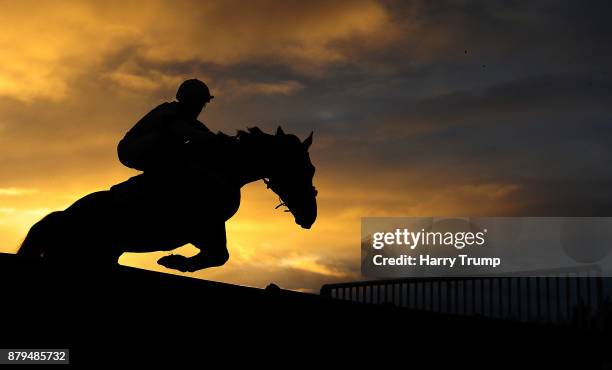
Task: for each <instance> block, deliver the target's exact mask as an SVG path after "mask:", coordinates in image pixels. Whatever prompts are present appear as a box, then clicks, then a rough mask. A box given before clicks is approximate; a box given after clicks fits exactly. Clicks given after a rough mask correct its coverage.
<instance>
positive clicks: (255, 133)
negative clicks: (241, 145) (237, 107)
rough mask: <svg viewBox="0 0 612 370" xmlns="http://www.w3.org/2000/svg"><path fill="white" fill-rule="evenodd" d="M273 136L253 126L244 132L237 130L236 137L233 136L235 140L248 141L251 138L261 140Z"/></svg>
mask: <svg viewBox="0 0 612 370" xmlns="http://www.w3.org/2000/svg"><path fill="white" fill-rule="evenodd" d="M271 136H274V135H270V134H266V133H265V132H263V131H262V130H261V129H260V128H259V127H257V126H253V127H248V128H247V129H246V131H245V130H238V131H237V132H236V135H235V136H234V137H235V138H236V139H237V140H248V139H253V138H263V137H271Z"/></svg>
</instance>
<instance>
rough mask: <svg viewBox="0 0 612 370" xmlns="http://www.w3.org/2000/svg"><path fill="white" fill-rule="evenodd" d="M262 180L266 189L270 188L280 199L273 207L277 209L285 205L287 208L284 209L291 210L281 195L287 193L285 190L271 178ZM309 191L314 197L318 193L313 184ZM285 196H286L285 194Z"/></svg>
mask: <svg viewBox="0 0 612 370" xmlns="http://www.w3.org/2000/svg"><path fill="white" fill-rule="evenodd" d="M263 182H264V183H265V184H266V187H267V188H268V189H272V191H273V192H274V193H276V194H277V195H278V200H279V201H280V203H279V204H278V205H277V206H276V207H274V209H278V208H280V207H287V209H285V210H284V211H285V212H291V210H289V209H288V208H289V207H288V206H287V200H283V195H285V194H287V192H286V191H284V189H282V186H281V185H280V184H279V183H278V182H276V181H274V180H272V178H264V179H263ZM311 191H312V193H311V194H312V196H314V197H316V196H317V194H318V193H319V192H318V191H317V189H316V188H315V187H314V186H312V187H311ZM285 198H287V195H285Z"/></svg>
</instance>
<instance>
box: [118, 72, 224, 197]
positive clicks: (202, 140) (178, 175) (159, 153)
mask: <svg viewBox="0 0 612 370" xmlns="http://www.w3.org/2000/svg"><path fill="white" fill-rule="evenodd" d="M213 98H214V96H212V95H211V94H210V90H209V89H208V86H206V84H205V83H204V82H202V81H200V80H196V79H191V80H187V81H185V82H183V83H182V84H181V86H180V87H179V89H178V91H177V93H176V101H174V102H171V103H167V102H166V103H163V104H161V105H159V106H157V107H156V108H154V109H153V110H152V111H150V112H149V113H147V114H146V115H145V116H144V117H143V118H141V119H140V121H138V122H137V123H136V125H134V127H132V128H131V129H130V130H129V131H128V132H127V134H126V135H125V137H124V138H123V139H122V140H121V141H120V142H119V145H118V146H117V154H118V156H119V161H121V163H122V164H123V165H125V166H127V167H130V168H133V169H136V170H140V171H143V172H144V173H142V174H140V175H137V176H134V177H132V178H130V179H129V180H127V181H124V182H122V183H120V184H117V185H115V186H113V187H111V190H112V191H113V192H114V193H115V194H116V195H118V196H119V197H120V198H121V199H130V198H134V199H135V198H139V195H146V194H152V195H153V196H159V194H165V195H164V197H165V196H167V195H169V194H173V196H174V198H169V200H173V201H176V200H177V198H176V196H177V195H179V196H180V194H183V195H185V196H187V195H188V194H193V193H194V192H197V190H198V187H200V185H201V184H202V183H207V184H209V185H211V184H217V185H221V186H223V185H222V184H224V183H225V180H226V179H225V177H224V176H223V175H222V174H221V172H222V171H220V169H218V168H216V161H215V160H213V159H214V158H216V157H215V154H217V155H218V153H216V151H217V150H218V149H219V146H218V142H219V138H218V136H217V135H215V134H214V133H212V132H211V131H210V130H209V129H208V128H207V127H206V126H205V125H204V124H203V123H202V122H200V121H198V116H199V114H200V113H201V112H202V110H203V109H204V107H205V106H206V104H208V103H209V102H210V101H211V100H212V99H213ZM155 194H157V195H155Z"/></svg>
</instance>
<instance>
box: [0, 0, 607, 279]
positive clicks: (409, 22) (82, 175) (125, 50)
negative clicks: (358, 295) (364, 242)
mask: <svg viewBox="0 0 612 370" xmlns="http://www.w3.org/2000/svg"><path fill="white" fill-rule="evenodd" d="M611 14H612V3H611V2H607V1H602V2H597V1H589V2H588V3H587V2H579V1H574V2H558V1H550V2H547V1H538V2H528V1H523V2H512V1H510V2H508V1H499V2H498V1H474V2H466V1H433V2H432V1H382V2H378V1H361V0H352V1H320V2H319V1H229V0H226V1H193V2H188V1H146V2H125V1H91V2H86V1H75V2H70V1H19V2H17V1H3V0H0V251H3V252H15V251H16V250H17V248H18V245H19V243H20V242H21V240H22V239H23V238H24V236H25V234H26V232H27V230H28V228H29V227H30V226H31V225H32V224H33V223H34V222H36V221H37V220H38V219H40V218H41V217H42V216H44V215H45V214H46V213H48V212H50V211H53V210H60V209H64V208H65V207H67V206H68V205H70V204H71V203H73V202H74V201H75V200H77V199H78V198H80V197H81V196H83V195H85V194H87V193H90V192H93V191H97V190H102V189H107V188H109V187H110V186H111V185H113V184H115V183H118V182H121V181H123V180H125V179H127V178H128V177H130V176H133V175H135V174H137V172H136V171H133V170H130V169H128V168H125V167H123V166H122V165H121V164H120V163H119V161H118V159H117V157H116V145H117V143H118V141H119V140H120V139H121V138H122V137H123V135H124V134H125V132H126V131H127V130H128V129H129V128H130V127H131V126H132V125H133V124H134V123H135V122H136V121H137V120H138V119H139V118H140V117H141V116H142V115H144V114H145V113H147V112H148V111H149V110H150V109H152V108H153V107H155V106H156V105H158V104H160V103H161V102H163V101H171V100H173V97H174V93H175V91H176V88H177V87H178V85H179V84H180V82H181V81H183V80H184V79H186V78H193V77H196V78H200V79H202V80H204V81H206V82H207V84H208V85H209V86H210V88H211V91H212V93H213V95H215V97H216V98H215V99H214V101H213V103H211V104H210V105H209V106H208V107H207V110H206V111H205V112H204V113H203V114H202V115H201V116H200V119H201V120H202V121H203V122H205V123H206V125H207V126H208V127H209V128H210V129H211V130H213V131H219V130H220V131H223V132H225V133H228V134H233V133H235V130H236V129H243V128H245V127H247V126H254V125H258V126H259V127H261V128H262V129H263V130H264V131H268V132H270V131H272V130H273V129H275V127H276V126H278V125H282V126H283V128H284V129H285V131H286V132H289V133H295V134H297V135H298V136H300V137H302V138H304V137H305V136H306V135H307V134H308V133H310V131H311V130H314V132H315V134H314V144H313V146H312V147H311V149H310V152H311V158H312V161H313V163H314V164H315V166H316V167H317V174H316V176H315V184H316V186H317V188H318V189H319V197H318V201H319V218H318V220H317V222H316V223H315V225H314V227H313V229H312V230H302V229H300V228H299V227H298V226H297V225H295V223H294V222H293V219H292V217H291V216H289V215H288V214H286V213H283V212H280V211H278V210H275V209H274V206H275V205H276V204H277V197H276V196H275V195H274V194H273V193H271V192H269V191H267V190H266V188H265V185H264V184H263V183H261V182H258V183H254V184H251V185H249V186H247V187H246V188H244V189H243V198H242V206H241V208H240V210H239V212H238V214H237V215H236V216H235V217H234V218H232V219H231V220H230V221H229V222H228V224H227V233H228V245H229V251H230V255H231V259H230V262H229V263H228V264H226V265H225V266H223V267H221V268H216V269H210V270H206V271H200V272H197V273H194V274H189V275H190V276H195V277H198V278H205V279H214V280H220V281H226V282H231V283H238V284H246V285H251V286H259V287H264V286H266V285H267V284H268V283H270V282H275V283H277V284H278V285H279V286H281V287H283V288H288V289H295V290H308V291H312V290H318V288H319V287H320V286H321V284H324V283H328V282H338V281H346V280H354V279H360V278H361V277H360V275H359V269H360V267H359V251H360V246H359V223H360V217H365V216H452V215H455V216H503V215H507V216H510V215H514V216H568V215H574V216H593V215H607V216H610V215H612V212H610V209H612V208H611V207H612V194H611V192H610V189H611V187H612V146H611V145H610V142H611V139H612V126H611V124H612V121H611V119H612V99H611V97H612V73H611V72H612V71H611V69H612V47H611V41H610V37H611V36H612V22H610V15H611ZM83 248H87V242H86V241H84V242H83ZM183 252H185V253H194V252H195V249H194V248H192V247H191V248H190V247H184V249H183ZM163 254H166V253H154V254H147V255H134V254H130V255H124V256H122V258H121V263H124V264H129V265H136V266H141V267H144V268H154V269H157V270H159V271H164V269H163V268H162V267H161V266H156V265H155V261H156V260H157V258H159V257H160V256H161V255H163Z"/></svg>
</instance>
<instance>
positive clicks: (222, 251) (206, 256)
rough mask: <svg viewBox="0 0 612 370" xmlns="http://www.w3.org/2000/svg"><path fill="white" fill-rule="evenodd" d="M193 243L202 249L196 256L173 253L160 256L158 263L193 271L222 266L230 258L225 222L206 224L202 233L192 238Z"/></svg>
mask: <svg viewBox="0 0 612 370" xmlns="http://www.w3.org/2000/svg"><path fill="white" fill-rule="evenodd" d="M191 244H193V245H194V246H195V247H196V248H198V249H199V250H200V252H199V253H198V254H196V255H195V256H193V257H185V256H181V255H179V254H171V255H169V256H165V257H162V258H160V259H159V260H158V261H157V263H158V264H160V265H162V266H164V267H167V268H169V269H173V270H179V271H183V272H193V271H198V270H202V269H205V268H209V267H217V266H222V265H224V264H225V262H227V260H228V259H229V252H228V251H227V239H226V237H225V222H219V223H213V224H209V225H206V226H205V228H204V230H203V231H202V233H201V234H199V235H197V236H196V237H195V238H194V240H191Z"/></svg>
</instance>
